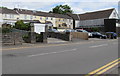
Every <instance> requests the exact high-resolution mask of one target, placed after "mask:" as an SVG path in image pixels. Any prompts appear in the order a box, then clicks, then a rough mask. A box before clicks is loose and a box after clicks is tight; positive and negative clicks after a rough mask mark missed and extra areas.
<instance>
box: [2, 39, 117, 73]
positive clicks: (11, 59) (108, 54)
mask: <svg viewBox="0 0 120 76" xmlns="http://www.w3.org/2000/svg"><path fill="white" fill-rule="evenodd" d="M4 49H5V48H3V52H2V59H3V60H2V65H3V66H2V67H3V68H2V71H3V74H88V73H89V72H91V71H94V70H95V69H98V68H100V67H102V66H104V65H105V64H108V63H109V62H111V61H113V60H115V59H118V40H108V39H106V40H104V39H103V40H100V41H87V42H86V41H85V42H76V43H66V44H53V45H52V44H51V45H47V46H37V47H36V46H30V47H27V48H26V47H25V48H24V47H22V48H20V47H19V48H18V47H17V48H11V49H5V50H4Z"/></svg>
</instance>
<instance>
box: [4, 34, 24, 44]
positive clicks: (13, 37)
mask: <svg viewBox="0 0 120 76" xmlns="http://www.w3.org/2000/svg"><path fill="white" fill-rule="evenodd" d="M22 41H23V40H22V35H21V33H19V32H11V33H3V34H2V44H3V45H7V44H10V45H11V44H12V45H17V44H22Z"/></svg>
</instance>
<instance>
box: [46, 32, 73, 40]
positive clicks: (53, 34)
mask: <svg viewBox="0 0 120 76" xmlns="http://www.w3.org/2000/svg"><path fill="white" fill-rule="evenodd" d="M47 35H48V37H51V38H57V39H61V40H65V41H71V37H70V33H69V32H68V33H59V32H58V33H56V32H48V33H47Z"/></svg>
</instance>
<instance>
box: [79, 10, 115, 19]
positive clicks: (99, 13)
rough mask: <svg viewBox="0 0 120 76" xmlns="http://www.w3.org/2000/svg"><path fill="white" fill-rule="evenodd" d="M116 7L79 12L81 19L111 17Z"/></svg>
mask: <svg viewBox="0 0 120 76" xmlns="http://www.w3.org/2000/svg"><path fill="white" fill-rule="evenodd" d="M113 10H114V8H112V9H108V10H102V11H95V12H88V13H84V14H79V16H80V20H92V19H100V18H109V17H110V15H111V13H112V12H113Z"/></svg>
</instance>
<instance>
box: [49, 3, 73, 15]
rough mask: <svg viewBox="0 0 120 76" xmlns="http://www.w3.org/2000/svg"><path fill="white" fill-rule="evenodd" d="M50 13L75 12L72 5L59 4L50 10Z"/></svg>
mask: <svg viewBox="0 0 120 76" xmlns="http://www.w3.org/2000/svg"><path fill="white" fill-rule="evenodd" d="M50 13H58V14H66V13H73V10H71V7H70V6H68V5H58V6H56V7H55V8H53V9H52V11H50Z"/></svg>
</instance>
